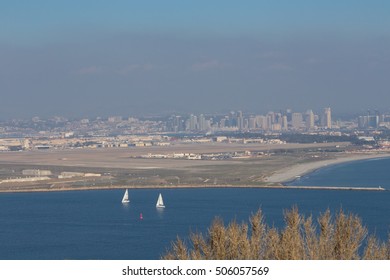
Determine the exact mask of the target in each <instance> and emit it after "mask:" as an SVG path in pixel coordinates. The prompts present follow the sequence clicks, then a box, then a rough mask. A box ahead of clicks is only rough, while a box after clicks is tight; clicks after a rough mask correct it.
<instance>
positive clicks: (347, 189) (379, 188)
mask: <svg viewBox="0 0 390 280" xmlns="http://www.w3.org/2000/svg"><path fill="white" fill-rule="evenodd" d="M285 188H286V189H303V190H343V191H386V189H385V188H382V187H334V186H333V187H330V186H285Z"/></svg>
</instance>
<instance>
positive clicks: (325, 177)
mask: <svg viewBox="0 0 390 280" xmlns="http://www.w3.org/2000/svg"><path fill="white" fill-rule="evenodd" d="M287 185H296V186H346V187H378V186H381V187H384V188H386V189H388V190H390V158H377V159H369V160H361V161H355V162H347V163H342V164H337V165H330V166H329V167H324V168H321V169H318V170H317V171H314V172H312V173H310V174H308V175H306V176H302V177H301V178H299V179H297V180H295V181H293V182H290V183H288V184H287Z"/></svg>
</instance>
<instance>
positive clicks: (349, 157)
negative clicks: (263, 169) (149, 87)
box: [265, 153, 390, 184]
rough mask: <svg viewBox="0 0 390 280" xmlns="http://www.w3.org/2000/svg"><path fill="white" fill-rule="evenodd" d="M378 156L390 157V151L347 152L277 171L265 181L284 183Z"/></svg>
mask: <svg viewBox="0 0 390 280" xmlns="http://www.w3.org/2000/svg"><path fill="white" fill-rule="evenodd" d="M377 158H390V153H384V154H383V153H375V154H374V153H372V154H367V153H364V154H345V155H343V156H340V157H337V158H334V159H328V160H320V161H317V162H307V163H301V164H296V165H292V166H289V167H287V168H283V169H280V170H277V171H275V172H274V173H273V174H272V175H270V176H268V177H267V178H265V182H266V183H271V184H283V183H287V182H291V181H293V180H295V179H297V178H298V177H301V176H304V175H307V174H309V173H312V172H314V171H316V170H318V169H321V168H323V167H328V166H332V165H337V164H342V163H347V162H353V161H360V160H369V159H377Z"/></svg>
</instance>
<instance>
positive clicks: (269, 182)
mask: <svg viewBox="0 0 390 280" xmlns="http://www.w3.org/2000/svg"><path fill="white" fill-rule="evenodd" d="M389 157H390V153H377V152H376V153H367V152H366V153H353V154H352V153H343V154H342V155H339V156H338V157H337V158H333V159H322V160H319V161H315V162H306V163H300V164H294V165H291V166H289V167H287V168H282V169H279V170H276V171H274V172H273V173H272V174H271V175H270V176H268V177H265V178H264V181H263V182H262V183H263V184H259V185H257V184H256V185H250V184H242V185H235V184H234V185H230V184H226V185H225V184H222V185H218V184H217V185H214V184H213V185H211V184H208V185H207V184H199V185H197V184H192V185H185V184H183V185H138V186H137V185H131V186H129V185H117V186H112V185H111V186H110V185H107V186H92V185H91V186H82V187H81V186H80V187H55V188H48V187H43V186H42V187H34V188H20V189H18V188H12V189H0V193H27V192H63V191H85V190H114V189H123V190H124V189H188V188H268V189H286V188H296V189H301V188H302V187H300V186H289V187H286V186H285V185H283V183H286V182H289V181H293V180H294V179H296V178H297V177H300V176H303V175H306V174H309V173H311V172H314V171H316V170H318V169H320V168H323V167H327V166H331V165H336V164H341V163H346V162H352V161H359V160H369V159H376V158H389ZM305 189H329V190H335V189H349V188H337V187H334V186H327V187H316V186H313V187H305ZM362 189H364V188H362ZM356 190H358V189H356ZM367 190H372V189H371V188H367Z"/></svg>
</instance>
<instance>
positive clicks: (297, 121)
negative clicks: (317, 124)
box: [291, 113, 303, 129]
mask: <svg viewBox="0 0 390 280" xmlns="http://www.w3.org/2000/svg"><path fill="white" fill-rule="evenodd" d="M302 123H303V117H302V113H292V115H291V126H292V129H300V128H301V127H302Z"/></svg>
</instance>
